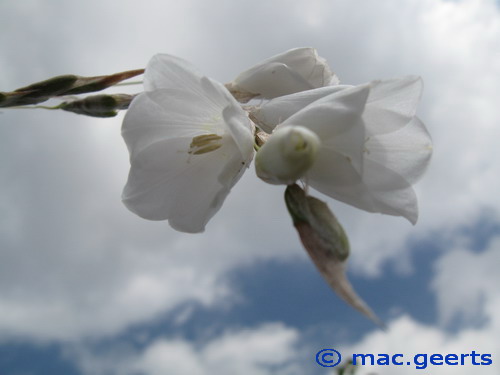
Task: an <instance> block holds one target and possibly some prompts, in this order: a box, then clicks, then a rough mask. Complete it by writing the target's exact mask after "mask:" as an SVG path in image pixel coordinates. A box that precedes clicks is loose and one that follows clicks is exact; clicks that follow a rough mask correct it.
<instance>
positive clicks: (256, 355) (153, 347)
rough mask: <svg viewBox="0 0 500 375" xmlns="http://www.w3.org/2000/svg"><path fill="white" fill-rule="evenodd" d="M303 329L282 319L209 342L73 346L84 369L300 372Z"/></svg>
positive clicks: (151, 374) (186, 373) (205, 374)
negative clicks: (134, 348)
mask: <svg viewBox="0 0 500 375" xmlns="http://www.w3.org/2000/svg"><path fill="white" fill-rule="evenodd" d="M298 344H299V333H298V332H297V331H296V330H294V329H293V328H289V327H285V326H283V325H282V324H279V323H268V324H263V325H261V326H258V327H256V328H254V329H248V328H246V329H239V330H231V331H226V332H224V333H222V334H221V335H219V336H216V337H212V338H210V339H208V340H206V341H204V342H199V343H196V342H192V341H188V340H185V339H182V338H162V339H159V340H157V341H154V342H152V343H151V344H149V345H148V346H146V347H145V348H144V349H143V350H142V351H139V352H135V353H133V352H130V351H122V352H121V353H116V352H115V353H106V354H105V355H102V353H100V354H99V355H94V354H90V353H89V352H88V351H86V350H81V349H80V350H78V349H76V350H72V351H71V354H72V355H73V356H76V359H77V361H79V364H80V367H81V369H82V370H83V371H84V373H91V374H95V375H100V374H124V375H125V374H137V373H141V374H143V373H144V374H148V375H156V374H167V373H168V374H176V375H209V374H221V375H232V374H241V375H245V374H249V375H250V374H252V375H270V374H275V375H298V374H300V373H302V372H300V370H301V366H300V363H299V362H298V361H297V357H298V354H300V352H299V349H298Z"/></svg>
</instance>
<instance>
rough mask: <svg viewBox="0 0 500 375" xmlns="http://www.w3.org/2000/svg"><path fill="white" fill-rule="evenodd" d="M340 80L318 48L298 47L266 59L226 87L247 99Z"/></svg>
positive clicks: (286, 92)
mask: <svg viewBox="0 0 500 375" xmlns="http://www.w3.org/2000/svg"><path fill="white" fill-rule="evenodd" d="M337 83H338V78H337V76H336V75H334V74H333V73H332V71H331V70H330V67H329V66H328V64H327V63H326V60H325V59H324V58H322V57H320V56H318V54H317V52H316V50H315V49H314V48H295V49H291V50H289V51H286V52H284V53H281V54H279V55H276V56H273V57H270V58H269V59H266V60H264V61H262V62H261V63H259V64H257V65H255V66H253V67H252V68H250V69H248V70H246V71H244V72H243V73H241V74H240V75H238V76H237V77H236V78H235V79H234V80H233V81H232V82H230V83H228V84H227V85H226V86H227V87H228V89H229V90H230V91H231V93H232V94H233V95H234V96H235V97H236V98H237V99H238V100H240V101H242V102H246V101H248V100H250V99H252V98H255V97H260V98H266V99H271V98H275V97H278V96H282V95H287V94H292V93H295V92H299V91H304V90H310V89H314V88H318V87H323V86H328V85H330V84H337Z"/></svg>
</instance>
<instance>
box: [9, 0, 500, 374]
mask: <svg viewBox="0 0 500 375" xmlns="http://www.w3.org/2000/svg"><path fill="white" fill-rule="evenodd" d="M0 30H1V33H0V50H1V51H2V53H0V71H1V74H0V91H10V90H13V89H16V88H18V87H22V86H25V85H27V84H29V83H33V82H36V81H40V80H43V79H46V78H49V77H52V76H56V75H60V74H66V73H72V74H79V75H88V76H93V75H101V74H111V73H115V72H119V71H123V70H128V69H137V68H142V67H145V66H146V64H147V62H148V61H149V59H150V58H151V57H152V56H153V55H154V54H156V53H160V52H161V53H169V54H172V55H176V56H179V57H182V58H184V59H186V60H188V61H191V62H192V63H193V64H194V65H195V66H197V67H198V68H199V70H200V71H202V72H204V74H206V75H207V76H209V77H212V78H214V79H216V80H218V81H220V82H229V81H231V80H232V79H233V78H234V77H235V76H236V75H237V74H238V73H239V72H241V71H242V70H244V69H247V68H249V67H250V66H252V65H253V64H255V63H258V62H259V61H261V60H263V59H265V58H267V57H270V56H272V55H274V54H277V53H280V52H283V51H285V50H288V49H290V48H294V47H303V46H311V47H315V48H316V49H317V50H318V52H319V54H320V55H321V56H323V57H324V58H326V60H327V61H328V63H329V64H330V66H331V67H332V69H333V70H334V71H335V73H336V74H337V75H338V76H339V78H340V80H341V82H342V83H345V84H361V83H364V82H368V81H371V80H374V79H382V78H391V77H398V76H404V75H408V74H414V75H419V76H421V77H422V78H423V81H424V86H425V88H424V94H423V97H422V101H421V103H420V106H419V109H418V116H419V117H420V118H421V119H422V121H423V122H424V123H425V124H426V126H427V128H428V130H429V132H430V134H431V135H432V138H433V142H434V154H433V159H432V161H431V164H430V167H429V169H428V171H427V173H426V174H425V175H424V177H423V178H422V180H421V181H420V182H419V183H417V184H416V186H415V190H416V192H417V195H418V199H419V207H420V217H419V220H418V223H417V224H416V225H415V226H412V225H411V224H409V223H408V222H406V220H404V219H402V218H395V217H387V216H382V215H378V214H370V213H367V212H363V211H360V210H358V209H356V208H353V207H349V206H347V205H344V204H342V203H339V202H336V201H334V200H332V199H329V198H327V197H325V196H322V195H321V194H320V193H316V196H318V197H319V198H321V199H323V200H325V201H327V202H328V204H329V205H330V207H331V208H332V210H333V211H334V212H335V214H336V215H337V217H338V218H339V220H340V221H341V222H342V224H343V225H344V228H345V230H346V232H347V234H348V236H349V239H350V241H351V256H350V259H349V263H348V266H349V272H348V276H349V278H350V280H351V281H352V283H353V285H354V287H355V288H356V290H357V291H358V293H359V294H360V295H361V296H362V297H363V299H364V300H365V301H366V302H367V303H368V304H369V305H370V306H371V307H372V308H373V310H374V311H375V312H376V313H377V314H378V315H379V316H380V318H381V319H382V320H383V321H384V322H385V323H386V325H387V329H386V330H385V331H383V330H381V329H379V328H377V327H376V326H375V325H374V324H373V323H371V322H370V321H368V320H367V319H366V318H365V317H363V316H362V315H361V314H359V313H357V312H355V311H354V310H352V309H351V308H350V307H348V306H347V305H346V304H345V303H344V302H343V301H341V300H340V299H339V298H338V297H337V296H336V295H335V294H334V293H333V292H332V291H331V290H330V289H329V288H328V286H327V285H326V284H325V282H324V281H323V280H322V279H321V277H320V275H319V274H318V273H317V271H316V270H315V269H314V266H313V265H312V263H311V262H310V260H309V259H308V258H307V255H306V253H305V252H304V250H303V249H302V248H301V245H300V242H299V239H298V237H297V234H296V233H295V231H294V228H293V226H292V225H291V220H290V218H289V216H288V215H287V212H286V208H285V206H284V202H283V188H282V187H279V186H271V185H267V184H265V183H264V182H262V181H260V180H259V179H258V178H257V177H256V176H255V172H254V170H253V166H252V167H250V168H249V170H248V171H247V172H246V173H245V175H244V176H243V178H242V179H241V180H240V182H239V183H238V184H237V185H236V186H235V187H234V188H233V190H232V191H231V193H230V195H229V196H228V198H227V200H226V201H225V203H224V205H223V207H222V209H221V210H220V211H219V212H218V213H217V215H216V216H215V217H214V218H213V219H212V220H211V221H210V222H209V224H208V225H207V228H206V231H205V232H204V233H202V234H196V235H193V234H185V233H179V232H176V231H175V230H173V229H171V228H170V227H169V226H168V223H166V222H150V221H146V220H143V219H141V218H139V217H137V216H135V215H134V214H132V213H131V212H129V211H128V210H127V209H126V208H125V207H124V206H123V204H122V203H121V199H120V197H121V191H122V188H123V186H124V184H125V182H126V179H127V174H128V169H129V159H128V152H127V149H126V146H125V143H124V142H123V139H122V138H121V135H120V127H121V122H122V120H123V114H120V115H119V116H117V117H116V118H113V119H95V118H89V117H84V116H79V115H75V114H71V113H64V112H58V111H47V110H42V109H37V110H28V109H25V110H16V109H10V110H8V109H2V110H1V111H0V375H28V374H29V375H31V374H33V375H38V374H65V375H115V374H117V375H118V374H119V375H122V374H123V375H143V374H144V375H156V374H158V375H159V374H162V375H163V374H174V375H208V374H221V375H226V374H227V375H229V374H238V375H250V374H252V375H253V374H257V375H298V374H312V375H316V374H317V375H332V374H334V372H332V369H326V368H323V367H320V366H319V365H318V364H317V363H316V361H315V357H316V353H317V352H318V351H320V350H321V349H324V348H334V349H337V350H338V351H340V352H341V353H342V354H343V357H344V358H349V356H350V355H352V354H353V353H388V354H394V353H402V354H404V355H405V357H408V358H412V357H413V355H415V354H417V353H423V354H428V355H429V356H430V355H431V354H434V353H441V354H443V355H446V354H450V353H451V354H457V355H458V356H460V355H461V354H467V353H471V352H472V351H475V352H476V353H481V354H491V356H492V364H491V365H478V366H474V365H472V364H471V362H470V361H469V362H466V364H465V365H463V366H462V365H435V366H429V367H427V368H426V369H416V368H415V366H414V365H412V366H403V368H401V366H396V365H392V366H380V367H376V366H368V365H366V366H362V367H361V368H360V369H359V371H358V374H361V375H368V374H377V375H396V374H398V375H400V374H417V373H418V374H426V373H432V374H433V375H434V374H437V375H448V374H453V375H460V374H471V373H474V374H480V375H494V374H498V373H499V369H500V340H499V339H498V337H500V314H498V311H499V310H500V289H499V288H498V285H500V273H499V272H498V266H499V265H500V198H499V196H498V191H500V178H499V174H498V169H499V165H498V160H500V148H499V147H498V139H500V127H499V126H498V125H499V120H500V114H499V109H498V103H499V102H500V88H499V87H500V85H499V84H498V83H499V77H500V38H499V37H498V36H499V35H500V10H499V6H498V2H496V1H493V0H458V1H444V0H406V1H399V0H379V1H376V2H375V1H368V0H365V1H363V0H336V1H330V0H295V1H293V2H291V1H285V0H272V1H270V0H267V1H263V0H262V1H261V0H255V1H242V0H217V1H215V0H214V1H204V0H186V1H182V2H180V1H170V0H168V1H153V0H151V1H148V0H143V1H140V2H137V1H131V0H123V1H120V2H117V1H116V2H115V1H106V2H105V1H97V0H87V1H85V2H74V1H63V0H52V1H50V2H47V1H41V0H24V1H14V0H2V1H1V2H0ZM116 90H118V91H119V92H121V91H125V90H127V92H138V91H140V90H141V86H134V87H132V88H130V87H127V88H121V89H118V88H117V89H116ZM120 90H121V91H120Z"/></svg>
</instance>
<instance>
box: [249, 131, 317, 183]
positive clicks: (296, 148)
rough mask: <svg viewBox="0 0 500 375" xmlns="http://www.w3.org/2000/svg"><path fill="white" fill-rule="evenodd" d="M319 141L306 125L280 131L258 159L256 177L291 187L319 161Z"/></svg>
mask: <svg viewBox="0 0 500 375" xmlns="http://www.w3.org/2000/svg"><path fill="white" fill-rule="evenodd" d="M319 146H320V140H319V138H318V136H317V135H316V134H314V133H313V132H312V131H310V130H309V129H307V128H305V127H303V126H286V127H282V128H278V129H277V130H276V131H275V132H274V133H273V134H272V135H271V136H270V137H269V139H268V140H267V142H266V143H265V144H264V145H263V146H262V147H261V148H260V149H259V151H258V152H257V155H256V157H255V169H256V172H257V176H259V178H261V179H262V180H264V181H266V182H267V183H270V184H274V185H282V184H284V185H291V184H293V183H295V181H297V180H298V179H300V178H301V177H303V176H304V175H305V173H306V172H307V171H308V170H309V168H310V167H311V166H312V165H313V163H314V161H315V160H316V154H317V152H318V149H319Z"/></svg>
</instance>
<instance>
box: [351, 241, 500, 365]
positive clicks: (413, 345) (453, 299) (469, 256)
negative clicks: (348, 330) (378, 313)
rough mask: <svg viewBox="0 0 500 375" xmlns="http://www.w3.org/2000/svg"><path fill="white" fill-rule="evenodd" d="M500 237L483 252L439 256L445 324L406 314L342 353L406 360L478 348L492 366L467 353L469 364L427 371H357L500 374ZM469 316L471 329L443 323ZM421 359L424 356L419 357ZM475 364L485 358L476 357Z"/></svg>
mask: <svg viewBox="0 0 500 375" xmlns="http://www.w3.org/2000/svg"><path fill="white" fill-rule="evenodd" d="M499 249H500V237H496V238H494V239H493V240H492V241H491V243H490V245H489V247H488V248H487V249H486V250H484V251H483V252H481V253H477V252H476V251H474V249H470V248H465V247H462V248H460V249H457V250H455V251H451V252H449V253H447V254H443V256H442V257H441V258H440V259H439V261H438V262H437V265H436V271H437V272H436V275H435V277H434V280H433V282H432V285H433V290H434V291H435V292H436V297H437V300H438V312H439V315H440V316H441V320H442V322H443V324H442V326H441V327H436V326H428V325H424V324H421V323H419V322H417V321H415V320H413V319H412V318H410V317H409V316H408V315H403V316H401V317H399V318H397V319H395V320H394V321H392V322H390V324H389V329H388V332H387V333H386V332H381V331H377V332H373V333H370V334H368V335H366V336H365V337H364V338H363V339H362V340H361V341H360V342H359V343H356V344H354V345H350V346H346V347H344V348H343V350H342V353H344V354H346V355H351V354H352V353H373V354H375V355H376V354H378V353H387V354H396V353H402V354H404V355H405V362H406V361H412V360H413V357H414V356H415V355H416V354H418V353H424V354H428V355H429V356H430V355H431V354H434V353H438V354H442V355H446V354H450V353H451V354H458V355H459V356H460V355H461V354H470V353H472V351H473V350H474V351H475V352H476V353H480V354H491V359H492V364H491V365H488V366H486V365H481V366H474V365H473V364H472V363H471V360H472V359H471V358H470V357H468V358H467V357H465V358H466V359H465V362H464V363H465V365H463V366H462V365H456V366H452V365H442V366H430V365H429V367H428V368H427V370H423V369H416V368H415V366H414V365H413V364H412V365H411V366H406V365H404V366H380V367H378V368H374V367H371V366H364V367H362V368H361V369H360V372H359V374H360V375H364V374H369V373H371V372H377V371H378V372H379V373H380V374H384V375H399V374H401V373H404V374H417V373H422V372H423V371H428V372H429V373H432V374H438V375H448V374H453V375H455V374H463V375H468V374H476V373H477V374H486V375H494V374H497V373H498V371H499V369H500V364H499V363H498V360H497V358H498V356H499V355H500V341H499V340H498V337H500V318H499V315H498V309H499V308H500V291H499V290H498V285H499V284H500V274H499V273H498V272H497V268H498V264H499V260H500V259H499V254H500V253H499ZM457 316H459V317H462V318H465V320H466V322H467V323H474V324H473V325H471V326H469V324H468V325H466V327H467V326H468V327H467V328H464V326H463V325H461V326H459V327H461V328H459V329H455V330H453V331H450V330H446V329H445V327H446V326H447V325H448V324H449V323H450V321H451V320H452V319H453V318H455V317H457ZM420 360H421V361H423V360H424V359H423V358H420ZM476 362H481V360H480V359H479V358H476Z"/></svg>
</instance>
